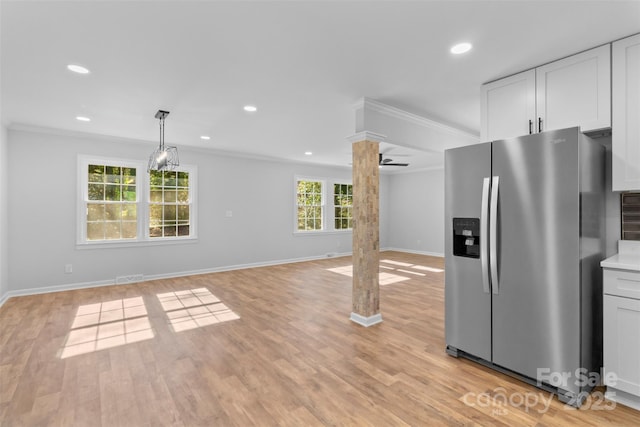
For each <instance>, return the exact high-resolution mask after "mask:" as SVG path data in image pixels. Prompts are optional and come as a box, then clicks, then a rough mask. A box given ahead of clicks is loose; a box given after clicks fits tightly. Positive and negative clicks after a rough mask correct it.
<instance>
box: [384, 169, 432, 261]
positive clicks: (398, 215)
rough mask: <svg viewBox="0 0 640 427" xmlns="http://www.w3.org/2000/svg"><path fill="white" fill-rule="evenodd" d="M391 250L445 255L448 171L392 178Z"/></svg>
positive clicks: (389, 197)
mask: <svg viewBox="0 0 640 427" xmlns="http://www.w3.org/2000/svg"><path fill="white" fill-rule="evenodd" d="M387 199H388V205H389V208H388V209H389V224H390V230H389V235H388V243H389V247H391V248H395V249H400V250H404V251H407V252H418V253H424V254H428V255H438V256H444V229H443V227H444V169H434V170H428V171H418V172H413V173H401V174H394V175H391V176H390V183H389V187H388V194H387Z"/></svg>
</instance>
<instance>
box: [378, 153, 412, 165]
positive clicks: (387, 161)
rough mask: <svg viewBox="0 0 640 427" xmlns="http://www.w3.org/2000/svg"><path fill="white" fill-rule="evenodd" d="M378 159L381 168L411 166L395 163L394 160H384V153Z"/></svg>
mask: <svg viewBox="0 0 640 427" xmlns="http://www.w3.org/2000/svg"><path fill="white" fill-rule="evenodd" d="M378 158H379V159H380V160H379V161H378V164H379V165H380V166H409V163H394V162H393V159H383V158H382V153H380V155H379V157H378Z"/></svg>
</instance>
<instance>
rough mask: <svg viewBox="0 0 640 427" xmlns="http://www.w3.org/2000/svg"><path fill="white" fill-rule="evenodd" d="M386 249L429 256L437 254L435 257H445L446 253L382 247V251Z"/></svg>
mask: <svg viewBox="0 0 640 427" xmlns="http://www.w3.org/2000/svg"><path fill="white" fill-rule="evenodd" d="M384 251H394V252H406V253H408V254H416V255H427V256H435V257H438V258H444V253H441V252H428V251H417V250H414V249H403V248H384V249H380V252H384Z"/></svg>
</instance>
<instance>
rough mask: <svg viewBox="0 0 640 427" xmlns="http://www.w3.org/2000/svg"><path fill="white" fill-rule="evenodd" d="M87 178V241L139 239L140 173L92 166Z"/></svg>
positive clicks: (107, 166) (101, 165)
mask: <svg viewBox="0 0 640 427" xmlns="http://www.w3.org/2000/svg"><path fill="white" fill-rule="evenodd" d="M86 174H87V200H86V222H87V228H86V238H87V240H90V241H95V240H120V239H135V238H136V237H137V217H138V216H137V212H138V199H137V197H138V187H137V181H136V174H137V170H136V169H135V168H131V167H121V166H109V165H103V164H89V165H88V166H87V169H86Z"/></svg>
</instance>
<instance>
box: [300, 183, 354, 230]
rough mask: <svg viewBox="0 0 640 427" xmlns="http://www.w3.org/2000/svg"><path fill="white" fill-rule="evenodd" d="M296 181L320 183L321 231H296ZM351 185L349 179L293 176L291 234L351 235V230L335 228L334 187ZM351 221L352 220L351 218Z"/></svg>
mask: <svg viewBox="0 0 640 427" xmlns="http://www.w3.org/2000/svg"><path fill="white" fill-rule="evenodd" d="M298 181H314V182H321V183H322V224H323V227H322V230H298ZM336 184H340V185H351V188H352V190H353V183H352V181H351V180H349V179H338V178H327V177H317V176H309V175H295V176H294V179H293V203H292V205H293V234H294V235H322V234H342V233H351V232H352V231H353V227H352V228H345V229H338V228H335V219H336V218H335V207H334V185H336ZM352 212H353V205H352ZM352 221H353V218H352Z"/></svg>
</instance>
